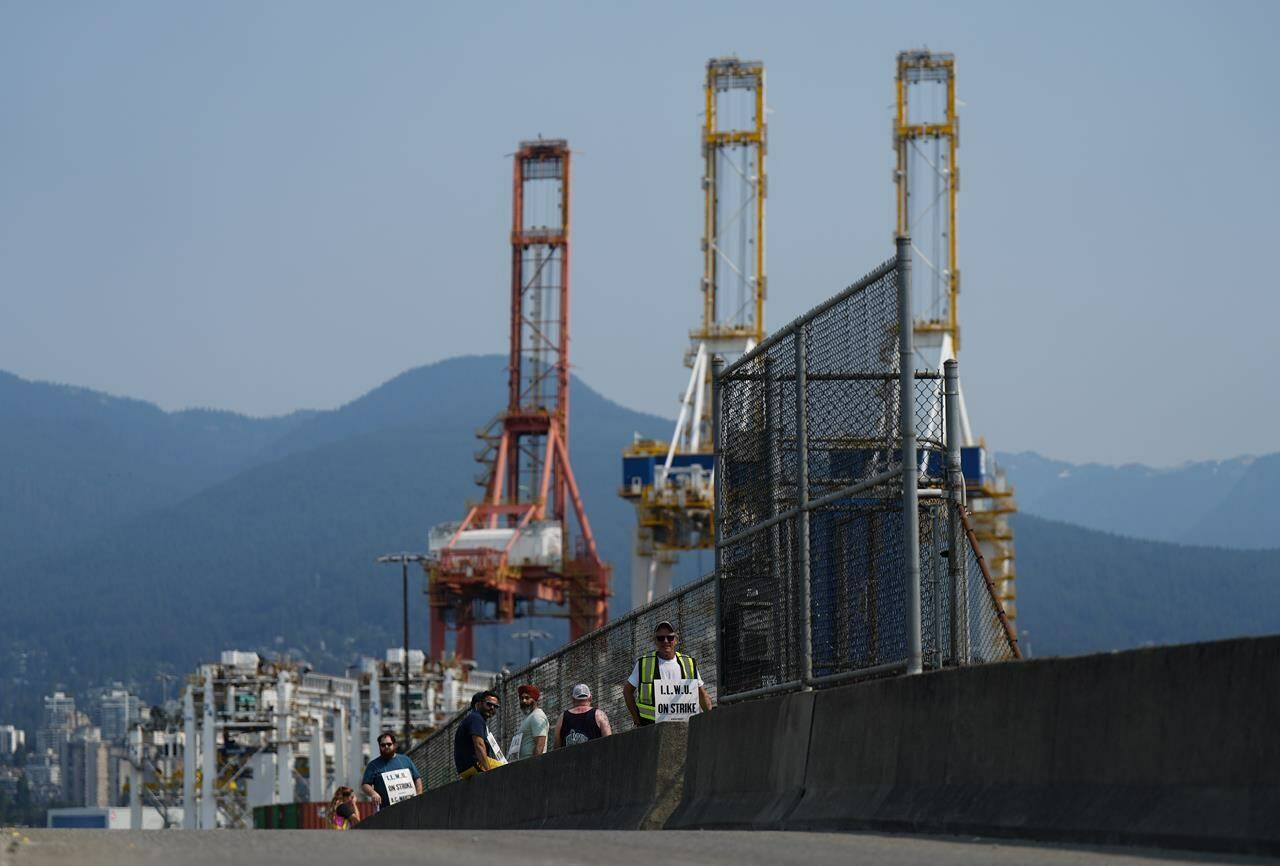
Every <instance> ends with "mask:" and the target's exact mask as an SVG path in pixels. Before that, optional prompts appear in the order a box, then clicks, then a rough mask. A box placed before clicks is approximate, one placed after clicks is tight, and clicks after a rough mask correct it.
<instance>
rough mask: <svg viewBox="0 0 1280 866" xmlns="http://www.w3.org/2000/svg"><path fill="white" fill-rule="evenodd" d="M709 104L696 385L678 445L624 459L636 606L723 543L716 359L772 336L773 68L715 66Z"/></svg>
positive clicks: (637, 445)
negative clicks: (700, 553)
mask: <svg viewBox="0 0 1280 866" xmlns="http://www.w3.org/2000/svg"><path fill="white" fill-rule="evenodd" d="M705 98H706V106H705V112H706V113H705V117H706V123H705V124H704V126H703V128H702V156H703V160H704V162H705V168H704V171H703V176H702V188H703V194H704V208H705V214H704V223H703V236H702V252H703V275H702V286H701V291H702V325H701V327H699V328H697V329H696V330H694V331H692V332H690V334H689V339H690V343H689V350H688V351H687V352H686V353H685V365H686V366H688V367H689V368H690V374H689V383H688V385H687V387H686V388H685V391H684V396H683V399H682V400H681V403H680V414H679V417H678V419H677V421H676V427H675V432H674V433H673V434H672V437H671V440H670V441H669V442H660V441H657V440H652V439H637V440H636V441H635V442H634V443H633V444H632V445H631V447H629V448H627V449H626V450H625V451H624V452H623V458H622V489H621V491H620V495H621V496H622V497H623V498H624V499H627V500H628V501H630V502H631V503H632V504H633V505H634V506H635V509H636V529H635V536H634V544H633V549H632V568H631V603H632V607H633V608H634V607H638V606H640V605H642V604H646V603H647V602H649V601H652V600H653V599H655V598H657V597H659V596H661V595H664V594H665V593H667V592H669V591H670V590H671V569H672V566H674V565H675V563H676V560H677V557H678V555H679V553H680V551H685V550H703V549H710V548H713V547H714V546H715V526H714V514H715V492H714V491H715V466H714V462H715V461H714V451H715V442H714V431H713V430H712V425H711V358H712V357H713V356H716V355H719V356H721V357H723V358H725V359H726V361H732V360H733V359H734V358H736V357H738V356H740V355H742V354H744V353H746V352H749V351H750V350H751V349H752V348H753V347H754V346H755V345H756V344H757V343H759V342H760V341H761V340H762V339H764V302H765V295H766V277H765V254H764V217H765V196H766V192H767V184H766V177H765V167H764V162H765V151H766V150H767V142H768V135H767V125H766V123H765V81H764V64H763V63H761V62H759V61H756V60H750V61H744V60H739V59H738V58H736V57H718V58H713V59H712V60H709V61H708V62H707V75H706V84H705Z"/></svg>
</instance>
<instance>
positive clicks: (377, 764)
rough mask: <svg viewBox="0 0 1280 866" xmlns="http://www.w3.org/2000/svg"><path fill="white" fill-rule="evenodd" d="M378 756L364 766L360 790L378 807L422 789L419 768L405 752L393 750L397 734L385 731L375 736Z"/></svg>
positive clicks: (417, 792) (413, 794)
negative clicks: (402, 753)
mask: <svg viewBox="0 0 1280 866" xmlns="http://www.w3.org/2000/svg"><path fill="white" fill-rule="evenodd" d="M378 753H379V754H378V757H376V758H374V759H373V760H372V761H370V762H369V766H367V767H365V768H364V778H362V779H361V780H360V790H361V791H364V793H365V795H366V796H368V798H369V799H370V800H372V801H373V805H374V807H375V808H376V809H378V810H379V811H381V810H382V809H385V808H386V807H387V806H390V805H391V804H393V803H399V802H400V801H401V800H408V799H409V798H410V797H416V796H417V795H418V794H421V793H422V777H421V776H419V775H418V768H417V767H415V766H414V765H413V761H410V760H409V759H408V758H406V757H405V756H404V755H397V754H396V738H395V736H394V735H393V734H388V733H384V734H383V735H382V736H380V737H378Z"/></svg>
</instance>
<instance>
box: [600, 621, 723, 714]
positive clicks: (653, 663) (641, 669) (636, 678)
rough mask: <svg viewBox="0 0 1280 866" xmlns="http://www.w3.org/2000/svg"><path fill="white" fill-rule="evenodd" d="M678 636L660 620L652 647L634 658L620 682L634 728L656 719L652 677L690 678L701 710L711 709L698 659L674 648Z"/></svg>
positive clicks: (669, 624) (668, 623) (709, 697)
mask: <svg viewBox="0 0 1280 866" xmlns="http://www.w3.org/2000/svg"><path fill="white" fill-rule="evenodd" d="M679 640H680V635H679V634H677V632H676V629H675V626H673V625H672V624H671V623H670V622H668V621H666V620H663V621H662V622H660V623H658V625H657V626H656V627H655V628H654V630H653V644H654V651H653V652H651V653H649V654H647V655H643V656H641V657H640V658H638V659H636V663H635V665H634V666H632V668H631V676H629V677H628V678H627V681H626V682H625V683H623V684H622V697H623V699H625V700H626V702H627V711H628V712H630V713H631V721H633V722H634V723H635V725H636V727H637V728H639V727H643V726H645V725H652V724H653V723H654V721H655V719H656V705H655V700H654V689H653V682H654V680H692V681H693V682H694V683H695V684H696V685H697V688H698V705H699V707H700V708H701V710H702V712H704V713H705V712H708V711H709V710H710V709H711V706H712V705H711V696H710V695H708V694H707V690H706V688H704V687H703V684H702V677H700V676H699V675H698V662H697V660H696V659H695V658H694V657H693V656H687V655H685V654H684V653H682V652H676V644H677V643H678V642H679Z"/></svg>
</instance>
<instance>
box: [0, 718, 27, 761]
mask: <svg viewBox="0 0 1280 866" xmlns="http://www.w3.org/2000/svg"><path fill="white" fill-rule="evenodd" d="M26 742H27V732H26V731H24V730H22V728H15V727H14V726H13V725H0V755H12V754H13V753H14V752H17V751H18V750H20V749H22V748H23V747H24V746H25V745H26Z"/></svg>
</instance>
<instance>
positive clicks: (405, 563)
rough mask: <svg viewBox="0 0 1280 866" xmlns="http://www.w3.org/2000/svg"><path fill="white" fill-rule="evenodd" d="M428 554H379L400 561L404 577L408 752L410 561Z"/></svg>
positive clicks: (383, 560) (407, 735)
mask: <svg viewBox="0 0 1280 866" xmlns="http://www.w3.org/2000/svg"><path fill="white" fill-rule="evenodd" d="M426 558H427V557H426V554H423V553H387V554H384V555H382V556H379V557H378V559H377V562H378V563H380V564H385V563H388V562H398V563H400V573H401V575H402V576H403V578H404V657H403V658H402V659H401V660H400V662H401V664H400V667H401V668H403V669H404V700H403V702H402V703H403V704H404V748H405V751H406V752H407V751H408V750H409V746H410V742H409V740H410V733H409V732H410V728H409V563H411V562H423V561H425V560H426Z"/></svg>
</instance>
